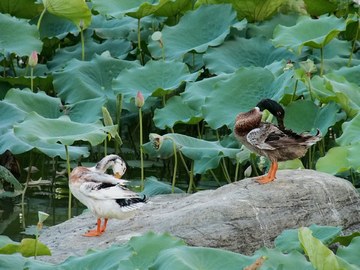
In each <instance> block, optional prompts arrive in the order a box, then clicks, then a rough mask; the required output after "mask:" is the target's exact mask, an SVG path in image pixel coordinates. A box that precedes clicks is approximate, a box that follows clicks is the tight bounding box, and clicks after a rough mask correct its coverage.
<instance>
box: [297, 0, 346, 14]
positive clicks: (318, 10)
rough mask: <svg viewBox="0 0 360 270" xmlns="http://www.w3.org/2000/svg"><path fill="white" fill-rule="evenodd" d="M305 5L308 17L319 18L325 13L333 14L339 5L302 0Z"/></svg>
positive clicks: (326, 1)
mask: <svg viewBox="0 0 360 270" xmlns="http://www.w3.org/2000/svg"><path fill="white" fill-rule="evenodd" d="M303 1H304V3H305V5H306V11H307V12H308V13H309V14H310V15H314V16H320V15H322V14H326V13H330V14H331V13H333V12H335V11H337V10H338V8H339V4H338V3H337V2H333V1H330V0H318V1H312V0H303Z"/></svg>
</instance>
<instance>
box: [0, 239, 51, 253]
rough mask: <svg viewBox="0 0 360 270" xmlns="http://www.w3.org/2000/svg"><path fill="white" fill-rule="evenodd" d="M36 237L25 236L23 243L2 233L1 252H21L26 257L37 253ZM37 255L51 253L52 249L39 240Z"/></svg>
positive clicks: (0, 240)
mask: <svg viewBox="0 0 360 270" xmlns="http://www.w3.org/2000/svg"><path fill="white" fill-rule="evenodd" d="M35 241H36V240H35V239H29V238H25V239H23V240H22V241H21V243H17V242H13V241H12V240H11V239H10V238H9V237H7V236H3V235H0V254H14V253H21V255H23V256H24V257H31V256H34V255H35ZM37 255H39V256H43V255H51V252H50V249H49V248H48V247H47V246H45V245H44V244H43V243H41V242H38V250H37Z"/></svg>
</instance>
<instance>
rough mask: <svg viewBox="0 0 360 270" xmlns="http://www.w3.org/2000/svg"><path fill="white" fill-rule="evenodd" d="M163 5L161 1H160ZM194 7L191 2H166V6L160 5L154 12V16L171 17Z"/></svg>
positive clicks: (173, 0)
mask: <svg viewBox="0 0 360 270" xmlns="http://www.w3.org/2000/svg"><path fill="white" fill-rule="evenodd" d="M160 3H161V1H160ZM191 7H192V1H191V0H171V1H166V2H164V4H162V5H160V7H159V8H157V9H156V11H155V12H154V16H162V17H171V16H175V15H177V14H179V13H180V12H183V13H184V11H185V10H189V9H191Z"/></svg>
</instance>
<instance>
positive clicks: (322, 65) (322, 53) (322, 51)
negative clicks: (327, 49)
mask: <svg viewBox="0 0 360 270" xmlns="http://www.w3.org/2000/svg"><path fill="white" fill-rule="evenodd" d="M320 54H321V70H320V77H321V78H322V77H323V74H324V48H323V47H321V48H320Z"/></svg>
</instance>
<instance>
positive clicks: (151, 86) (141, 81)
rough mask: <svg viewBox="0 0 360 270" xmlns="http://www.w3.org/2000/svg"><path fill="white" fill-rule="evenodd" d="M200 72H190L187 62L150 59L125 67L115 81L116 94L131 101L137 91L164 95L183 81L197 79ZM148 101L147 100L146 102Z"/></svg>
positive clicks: (148, 94) (145, 95) (147, 94)
mask: <svg viewBox="0 0 360 270" xmlns="http://www.w3.org/2000/svg"><path fill="white" fill-rule="evenodd" d="M198 75H199V74H198V73H192V74H190V73H189V69H188V67H187V66H186V64H184V63H181V62H178V61H176V60H172V61H164V60H159V61H149V62H147V63H146V65H145V66H142V67H134V68H131V69H124V70H123V71H122V72H121V73H120V74H119V76H118V77H117V78H116V79H115V80H114V81H113V90H114V92H115V94H116V95H117V94H120V93H121V94H122V95H123V98H124V101H125V102H129V101H130V99H132V98H134V97H135V96H136V94H137V92H139V91H140V92H141V94H142V95H143V97H144V99H145V100H146V99H147V97H149V96H153V97H162V96H164V95H166V94H168V93H170V92H171V91H173V90H175V89H176V88H178V87H179V86H180V85H181V84H182V83H183V82H188V81H195V80H196V78H197V77H198ZM145 103H146V102H145Z"/></svg>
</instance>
